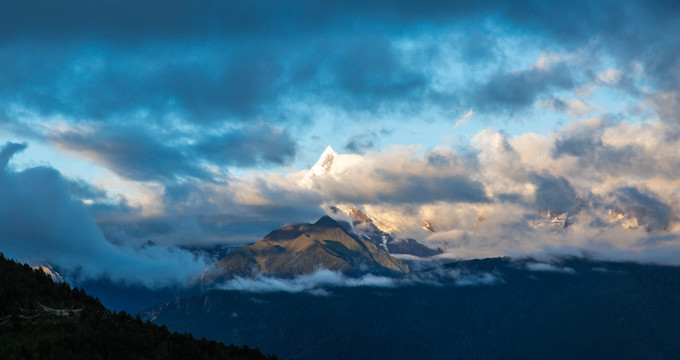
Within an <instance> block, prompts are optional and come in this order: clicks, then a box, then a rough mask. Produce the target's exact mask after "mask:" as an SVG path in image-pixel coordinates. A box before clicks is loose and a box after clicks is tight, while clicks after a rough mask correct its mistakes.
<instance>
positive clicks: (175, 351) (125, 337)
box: [0, 254, 275, 360]
mask: <svg viewBox="0 0 680 360" xmlns="http://www.w3.org/2000/svg"><path fill="white" fill-rule="evenodd" d="M268 358H269V359H274V358H275V357H266V356H264V355H262V353H260V351H259V350H257V349H255V350H252V349H248V348H247V347H243V348H239V347H236V346H225V345H223V344H220V343H217V342H215V341H207V340H205V339H204V340H196V339H194V338H192V337H191V336H189V335H186V334H185V335H182V334H178V333H171V332H170V331H168V329H167V328H165V327H159V326H158V325H155V324H151V323H148V322H147V323H143V322H142V321H141V320H140V319H139V317H137V318H133V317H131V316H130V315H128V314H126V313H124V312H121V313H111V312H110V311H108V310H107V309H106V308H104V307H103V306H102V305H101V304H100V303H99V301H98V300H96V299H94V298H92V297H90V296H88V295H87V294H85V293H84V292H83V291H82V290H78V289H71V288H70V287H69V286H68V285H67V284H64V283H62V284H55V283H53V282H52V280H51V279H50V277H49V276H47V275H46V274H44V273H43V272H41V271H38V270H33V269H31V268H30V267H29V266H28V265H20V264H18V263H16V262H14V261H11V260H7V259H5V258H4V256H2V254H0V359H244V360H245V359H268Z"/></svg>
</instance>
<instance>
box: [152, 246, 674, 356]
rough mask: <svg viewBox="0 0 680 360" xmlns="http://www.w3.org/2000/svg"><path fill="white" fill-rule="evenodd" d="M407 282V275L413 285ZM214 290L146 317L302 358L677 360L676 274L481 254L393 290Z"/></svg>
mask: <svg viewBox="0 0 680 360" xmlns="http://www.w3.org/2000/svg"><path fill="white" fill-rule="evenodd" d="M409 279H410V280H409ZM312 293H313V294H315V295H312V294H310V293H304V292H303V293H286V292H271V293H252V292H251V293H249V292H238V291H211V292H209V293H207V294H204V295H201V296H197V297H192V298H186V299H178V300H177V301H175V302H172V303H168V304H164V305H159V306H157V307H155V308H153V309H151V310H149V311H147V312H145V313H144V314H142V316H143V317H148V318H152V319H154V321H155V322H157V323H159V324H167V326H168V327H169V328H170V329H174V330H178V331H189V332H192V333H193V334H194V335H196V336H205V337H208V338H213V339H217V340H221V341H224V342H227V343H232V342H233V343H236V344H239V343H241V344H244V343H247V344H249V345H252V346H257V347H259V348H260V349H262V350H263V351H265V352H272V353H277V354H278V355H279V356H282V357H293V358H295V359H298V360H304V359H460V358H466V359H473V358H474V359H517V358H520V359H673V358H677V356H678V354H680V341H679V340H678V339H680V268H675V267H662V266H648V265H639V264H630V263H609V262H594V261H587V260H577V259H572V260H565V261H564V262H563V263H562V264H558V265H555V264H552V265H551V264H542V263H536V262H532V261H520V262H517V261H510V260H507V259H485V260H477V261H466V262H458V263H455V264H450V265H447V266H444V267H442V268H440V269H437V270H436V271H429V272H424V273H420V274H417V275H414V274H411V275H408V276H407V279H404V280H403V282H401V283H395V286H394V287H375V286H374V287H369V286H358V287H326V288H324V289H323V291H319V289H317V290H316V291H313V292H312Z"/></svg>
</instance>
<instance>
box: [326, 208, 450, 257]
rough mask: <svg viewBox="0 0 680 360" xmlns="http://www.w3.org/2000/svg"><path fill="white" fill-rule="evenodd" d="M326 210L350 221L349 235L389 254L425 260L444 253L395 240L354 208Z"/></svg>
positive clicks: (440, 250)
mask: <svg viewBox="0 0 680 360" xmlns="http://www.w3.org/2000/svg"><path fill="white" fill-rule="evenodd" d="M328 209H329V210H330V212H331V213H333V214H334V215H341V214H342V215H345V216H347V217H349V218H350V219H351V220H350V221H351V222H352V224H351V226H350V229H348V230H349V231H350V232H351V233H354V234H356V235H357V236H359V237H360V238H361V239H364V240H368V241H370V242H372V243H374V244H376V245H377V246H379V247H382V248H383V249H385V250H387V252H389V253H390V254H406V255H414V256H418V257H423V258H426V257H431V256H435V255H439V254H441V253H443V252H444V250H442V249H441V248H436V249H432V248H429V247H427V246H426V245H425V244H423V243H421V242H419V241H417V240H416V239H412V238H409V239H395V238H394V237H393V236H392V235H390V234H389V233H387V232H385V231H383V230H381V229H380V228H379V227H378V226H377V225H376V224H375V222H374V221H373V220H372V219H371V218H369V217H368V216H367V215H366V214H364V213H363V212H362V211H361V210H359V209H358V208H357V207H355V206H349V207H347V206H330V207H329V208H328Z"/></svg>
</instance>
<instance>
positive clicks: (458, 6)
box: [0, 0, 680, 285]
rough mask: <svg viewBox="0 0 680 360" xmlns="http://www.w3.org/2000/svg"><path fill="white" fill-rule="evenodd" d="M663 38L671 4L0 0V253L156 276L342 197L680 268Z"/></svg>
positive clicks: (677, 114) (553, 245) (69, 267)
mask: <svg viewBox="0 0 680 360" xmlns="http://www.w3.org/2000/svg"><path fill="white" fill-rule="evenodd" d="M679 30H680V5H679V4H678V3H677V2H673V1H626V2H618V1H598V2H593V1H579V0H577V1H571V2H561V1H513V2H508V1H480V0H475V1H456V2H452V1H372V2H365V1H353V0H348V1H342V2H340V1H289V2H254V1H211V0H209V1H202V2H199V3H197V2H190V1H186V0H170V1H167V0H166V1H156V0H150V1H143V2H141V1H128V0H117V1H112V0H111V1H110V0H102V1H96V2H93V1H85V0H72V1H51V2H44V1H37V0H26V1H0V170H1V174H0V185H1V186H0V247H1V248H2V249H0V250H1V251H3V252H5V254H6V255H7V256H10V257H13V258H16V259H19V260H22V261H31V262H41V261H42V262H49V263H51V264H53V265H56V266H59V267H60V268H61V269H64V270H65V271H67V272H68V273H71V274H75V275H73V276H77V277H81V278H97V277H108V278H111V279H114V280H120V281H132V282H139V283H143V284H147V285H158V284H161V285H162V284H168V283H172V282H175V281H186V280H187V279H190V278H191V277H193V276H195V275H196V274H197V273H200V271H201V269H202V268H203V267H204V266H205V265H206V263H207V262H209V261H210V259H205V258H202V257H197V256H195V255H194V254H191V253H189V252H187V251H185V250H183V249H182V247H186V246H196V245H210V244H219V243H229V244H242V243H248V242H253V241H256V240H259V239H261V238H262V237H263V236H264V235H265V234H267V233H268V232H269V231H270V230H272V229H275V228H278V227H280V226H282V225H284V224H289V223H301V222H313V221H315V220H316V219H317V218H318V217H320V216H322V215H323V214H324V213H325V211H326V209H327V208H328V206H332V205H348V206H356V207H358V208H360V209H361V210H362V211H364V212H365V213H366V214H367V215H368V216H370V217H371V218H373V219H374V220H375V221H376V223H377V224H378V225H379V226H381V227H382V228H383V229H386V230H389V231H392V232H394V233H395V234H398V235H399V236H402V237H414V238H416V239H419V240H421V241H423V242H425V243H426V244H429V245H431V246H438V247H441V248H443V249H444V250H446V253H445V255H444V256H446V257H450V258H475V257H487V256H504V255H511V256H521V255H527V254H546V253H558V254H589V255H590V256H595V257H601V258H606V259H615V260H634V261H642V262H657V263H664V264H673V265H680V223H679V220H680V218H679V214H680V190H678V189H680V187H679V185H680V182H679V180H678V179H680V176H679V175H680V151H679V150H678V149H680V40H678V37H677V34H678V31H679ZM329 145H330V146H332V147H333V149H335V151H336V152H338V153H339V154H340V155H339V156H338V159H342V160H341V161H339V162H341V163H342V164H343V165H342V168H341V169H340V170H338V169H335V171H334V172H333V173H332V174H328V175H327V176H323V177H317V178H316V179H315V181H314V182H313V183H312V184H307V183H305V182H304V181H302V179H303V178H304V176H305V174H306V172H307V170H308V169H309V168H310V167H311V166H312V165H313V164H314V163H315V162H316V161H317V159H318V157H319V155H320V154H321V153H322V152H323V151H324V149H325V148H326V147H327V146H329ZM548 213H550V214H551V215H550V216H547V214H548ZM562 213H567V214H568V221H567V224H568V226H567V227H566V228H564V229H555V228H554V227H552V226H551V225H550V217H551V216H552V217H554V216H556V215H559V214H562ZM424 223H427V224H428V226H427V227H428V228H429V230H428V229H424V228H423V224H424ZM431 230H434V232H432V231H431Z"/></svg>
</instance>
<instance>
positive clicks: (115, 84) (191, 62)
mask: <svg viewBox="0 0 680 360" xmlns="http://www.w3.org/2000/svg"><path fill="white" fill-rule="evenodd" d="M2 10H3V11H0V39H3V40H4V41H2V46H0V67H1V68H3V70H4V71H3V72H1V73H0V84H1V85H0V100H1V101H3V103H7V104H14V105H17V106H18V107H19V108H23V109H24V110H30V111H36V112H39V113H40V114H41V115H46V116H49V115H62V116H67V117H69V118H70V119H71V120H79V121H82V120H105V121H108V120H111V119H117V120H120V119H136V120H143V121H146V122H148V121H166V120H168V119H174V118H176V117H181V118H182V119H183V120H185V121H189V122H197V123H215V122H225V121H226V122H240V123H242V122H244V121H249V120H252V119H253V118H258V117H261V116H263V115H266V117H267V121H268V122H277V123H279V124H280V123H283V122H289V121H299V120H291V119H299V118H300V117H298V116H287V115H286V114H285V111H284V110H282V109H281V105H282V103H285V101H287V100H290V99H297V100H300V99H305V100H307V99H309V98H313V99H314V100H316V101H320V102H322V103H324V104H330V105H335V106H341V107H342V108H343V109H344V110H356V109H359V110H364V111H376V110H381V111H384V110H385V109H395V108H398V109H400V110H401V111H406V110H409V111H410V112H411V113H415V114H417V113H418V112H420V111H421V110H422V109H424V108H426V107H427V106H428V105H433V106H441V107H442V108H448V107H450V106H451V101H452V100H451V96H450V95H448V94H449V93H451V94H453V93H456V94H457V96H460V97H461V98H462V99H457V101H459V102H460V103H461V104H465V105H466V106H473V107H474V108H475V109H476V110H477V109H480V111H482V110H486V111H510V112H513V113H514V112H517V111H520V110H522V109H523V108H525V107H526V106H528V105H531V104H532V103H533V102H534V101H535V100H536V99H539V98H541V97H544V96H546V97H550V95H551V94H552V93H553V92H555V91H557V90H563V89H571V88H572V87H573V86H574V85H576V84H577V83H578V81H576V80H574V79H576V78H578V76H577V75H580V76H581V77H583V76H584V75H586V74H587V73H588V72H587V71H585V72H583V73H580V72H579V70H574V69H573V68H570V67H569V66H567V65H565V64H562V63H558V64H553V65H552V66H550V67H549V69H547V70H546V69H527V70H523V71H510V69H507V68H505V65H506V64H504V63H503V62H502V61H496V63H499V65H501V67H500V68H499V69H497V71H496V73H495V74H493V75H492V76H491V78H489V79H482V80H480V85H479V86H478V87H477V88H475V89H473V91H469V92H466V91H463V90H461V89H447V90H446V91H445V93H441V90H435V89H434V87H433V83H432V81H431V74H428V75H426V73H425V72H424V69H427V68H428V67H430V65H432V64H433V62H435V61H440V60H445V59H442V58H441V56H443V55H441V54H439V55H438V56H429V55H428V54H429V53H430V52H433V50H432V49H435V50H434V53H437V50H436V49H437V47H438V45H433V46H429V47H426V48H427V49H425V50H422V49H421V50H418V51H415V52H416V53H417V54H415V55H409V56H405V55H404V54H403V53H401V52H400V51H399V50H398V49H397V47H396V46H395V43H397V42H399V41H400V40H401V39H404V38H408V36H409V35H412V34H419V33H422V30H423V29H428V31H429V33H431V34H435V35H436V34H438V33H444V32H446V31H449V30H450V27H451V26H453V25H455V26H456V29H457V30H456V31H460V32H461V33H462V39H463V41H461V43H460V44H459V46H458V47H459V49H460V53H461V55H462V59H463V60H464V61H465V62H467V63H469V64H476V63H480V64H484V63H486V62H489V61H493V60H494V59H496V60H498V59H499V58H500V57H499V56H501V57H502V54H499V53H498V52H499V51H498V46H497V45H498V41H497V40H496V39H495V38H494V36H493V35H491V33H492V32H490V31H487V30H488V29H487V27H489V28H491V29H497V30H502V31H504V32H506V33H508V34H513V35H518V36H526V37H528V38H530V40H531V41H532V42H534V43H537V44H550V46H540V47H541V48H548V47H551V48H555V51H557V52H559V51H560V50H563V49H568V50H570V49H574V48H577V47H580V46H584V45H585V44H589V43H592V42H593V39H601V40H600V41H598V42H597V44H595V45H593V46H594V47H595V48H594V49H593V52H594V53H597V51H599V50H603V51H606V52H607V53H608V55H611V56H612V57H613V58H614V59H615V61H616V62H617V66H619V67H620V68H624V69H629V68H631V66H632V65H631V64H633V63H636V62H639V63H641V64H643V65H644V66H645V70H649V71H647V72H646V74H649V76H650V81H652V82H653V83H655V84H656V85H658V86H660V87H661V88H666V87H668V86H667V85H665V84H670V83H677V82H672V81H671V80H670V79H672V78H673V77H675V76H676V75H672V74H677V71H676V68H677V66H675V65H673V64H674V61H673V59H675V58H677V56H675V55H677V41H674V40H673V38H672V35H664V34H675V33H677V31H676V30H678V29H679V28H680V24H679V23H680V22H678V21H676V19H677V18H678V17H677V15H678V8H677V6H676V5H674V4H673V3H672V2H663V1H658V2H646V1H632V2H626V6H620V4H619V3H618V2H614V1H602V2H598V3H596V4H594V3H592V2H589V1H573V2H569V4H563V3H561V2H543V1H531V0H530V1H522V2H519V3H516V2H514V3H512V4H510V3H507V2H504V1H498V0H487V1H456V2H447V1H421V2H412V1H379V2H371V3H370V4H367V3H365V2H362V1H354V0H352V1H344V2H317V1H308V0H300V1H293V2H290V3H286V4H285V5H284V4H266V5H265V4H258V3H253V2H251V1H240V0H238V1H229V2H227V3H225V2H222V1H216V0H209V1H202V2H200V3H195V2H190V1H187V0H172V1H170V2H159V1H149V2H145V3H144V4H139V3H138V2H132V1H129V0H123V1H112V0H103V1H97V2H96V3H92V2H90V1H83V0H75V1H69V2H66V3H59V4H44V3H43V2H40V1H36V0H28V1H22V2H12V3H7V4H3V9H2ZM489 21H490V22H489ZM485 23H487V24H490V25H488V26H485V25H484V24H485ZM437 59H439V60H437ZM577 73H578V74H577ZM668 74H671V76H669V75H668ZM669 86H670V85H669ZM442 99H445V100H442Z"/></svg>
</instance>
